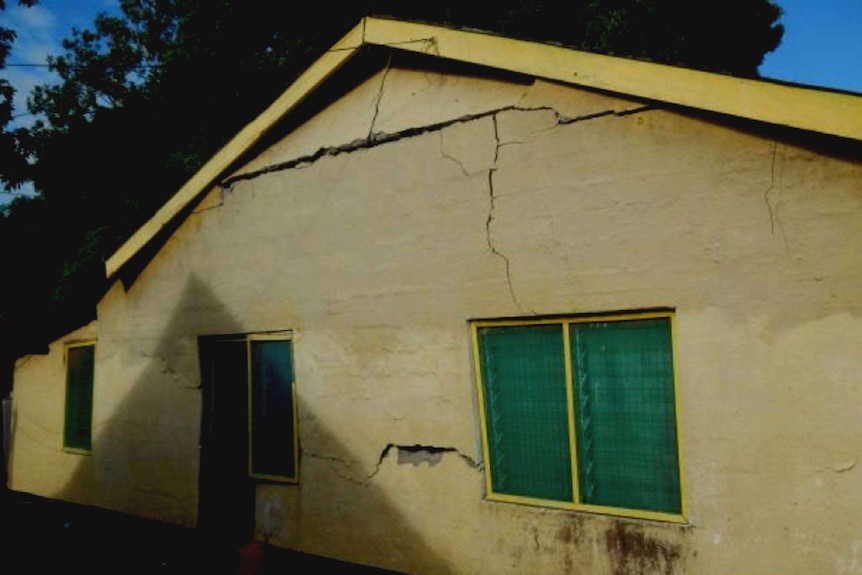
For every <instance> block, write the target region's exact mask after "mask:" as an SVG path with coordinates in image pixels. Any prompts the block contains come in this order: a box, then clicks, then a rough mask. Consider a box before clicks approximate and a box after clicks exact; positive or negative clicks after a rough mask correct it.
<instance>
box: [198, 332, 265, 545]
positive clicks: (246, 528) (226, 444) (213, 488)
mask: <svg viewBox="0 0 862 575" xmlns="http://www.w3.org/2000/svg"><path fill="white" fill-rule="evenodd" d="M247 345H248V344H247V342H246V340H245V338H244V337H241V338H240V337H238V338H227V337H218V338H217V337H203V338H200V340H199V349H200V362H201V379H202V381H201V389H202V391H203V418H202V423H201V469H200V491H199V503H198V527H199V528H200V529H201V530H202V531H204V532H205V533H206V534H207V535H208V536H211V537H213V538H215V539H217V540H218V541H220V542H223V543H225V544H226V545H228V544H231V545H232V544H242V543H245V542H248V541H251V540H252V537H253V536H254V495H255V489H254V487H255V484H254V481H253V480H252V479H251V478H250V477H249V471H248V461H249V459H248V457H249V456H248V433H249V431H248V429H249V427H248V348H247Z"/></svg>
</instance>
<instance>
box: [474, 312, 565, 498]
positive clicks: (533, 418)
mask: <svg viewBox="0 0 862 575" xmlns="http://www.w3.org/2000/svg"><path fill="white" fill-rule="evenodd" d="M478 338H479V352H480V364H481V371H482V374H481V376H482V385H483V396H484V400H485V406H484V407H485V414H486V431H487V442H488V451H489V458H490V462H489V463H490V470H491V483H492V489H493V491H494V492H495V493H501V494H507V495H515V496H522V497H531V498H541V499H547V500H554V501H568V502H571V501H572V497H573V496H572V468H571V453H570V443H569V427H568V409H567V399H566V375H565V356H564V351H563V349H564V348H563V330H562V326H561V325H538V326H511V327H485V328H480V329H479V331H478Z"/></svg>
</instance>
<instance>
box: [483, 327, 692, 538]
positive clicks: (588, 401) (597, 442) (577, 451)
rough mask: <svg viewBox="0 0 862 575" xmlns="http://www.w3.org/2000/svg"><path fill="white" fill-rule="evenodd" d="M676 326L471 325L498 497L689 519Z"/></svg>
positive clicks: (491, 491)
mask: <svg viewBox="0 0 862 575" xmlns="http://www.w3.org/2000/svg"><path fill="white" fill-rule="evenodd" d="M671 324H672V316H671V314H670V313H648V314H647V313H644V314H631V315H624V316H599V317H571V318H563V319H543V320H542V319H537V320H524V321H477V322H473V337H474V353H475V361H476V373H477V382H478V394H479V400H480V401H479V405H480V410H481V424H482V439H483V447H484V452H485V453H484V455H485V461H486V462H487V472H486V489H487V495H488V498H489V499H495V500H501V501H510V502H514V503H530V504H537V505H546V506H552V507H562V508H569V509H579V510H584V511H594V512H601V513H608V514H613V515H623V516H630V517H641V518H647V519H657V520H665V521H675V522H682V521H684V515H685V512H684V507H683V494H682V482H681V473H680V455H679V444H678V432H677V413H676V412H677V410H676V396H675V389H674V367H673V345H672V340H673V338H672V333H671V329H672V327H671Z"/></svg>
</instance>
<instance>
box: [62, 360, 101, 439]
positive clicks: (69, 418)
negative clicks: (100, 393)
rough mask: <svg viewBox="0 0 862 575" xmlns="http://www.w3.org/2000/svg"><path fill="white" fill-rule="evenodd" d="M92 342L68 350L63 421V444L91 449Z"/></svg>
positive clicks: (93, 367)
mask: <svg viewBox="0 0 862 575" xmlns="http://www.w3.org/2000/svg"><path fill="white" fill-rule="evenodd" d="M95 350H96V347H95V346H93V345H85V346H76V347H70V348H68V349H67V353H66V417H65V421H64V425H63V446H64V447H66V448H68V449H81V450H85V451H90V450H91V449H92V447H93V445H92V422H93V375H94V370H95Z"/></svg>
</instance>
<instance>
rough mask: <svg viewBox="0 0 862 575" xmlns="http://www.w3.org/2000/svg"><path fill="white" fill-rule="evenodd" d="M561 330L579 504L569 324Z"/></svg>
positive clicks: (575, 495)
mask: <svg viewBox="0 0 862 575" xmlns="http://www.w3.org/2000/svg"><path fill="white" fill-rule="evenodd" d="M562 329H563V352H564V353H563V357H564V358H565V362H566V382H565V384H566V402H567V403H568V409H567V412H568V415H569V452H570V453H571V461H572V501H573V502H574V503H580V501H581V496H580V491H579V489H580V482H579V480H578V445H577V438H576V437H575V394H574V389H573V388H574V386H573V384H572V354H571V346H572V342H571V336H570V334H569V322H567V321H565V322H563V324H562Z"/></svg>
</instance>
